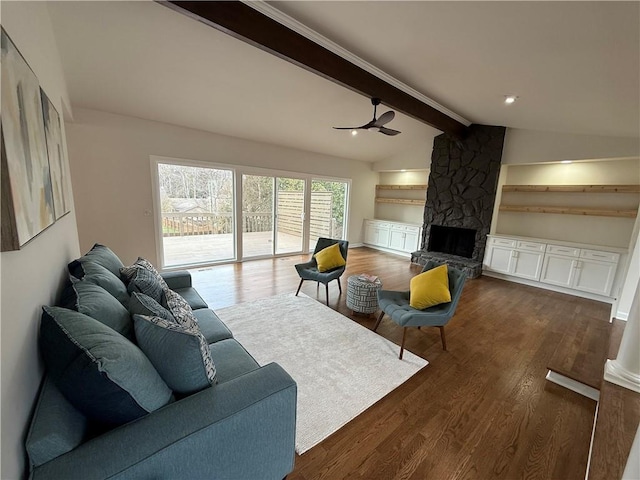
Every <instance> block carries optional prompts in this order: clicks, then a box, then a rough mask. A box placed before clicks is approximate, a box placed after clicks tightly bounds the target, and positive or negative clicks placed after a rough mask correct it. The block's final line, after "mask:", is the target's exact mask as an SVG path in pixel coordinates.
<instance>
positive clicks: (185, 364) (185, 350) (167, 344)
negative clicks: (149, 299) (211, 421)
mask: <svg viewBox="0 0 640 480" xmlns="http://www.w3.org/2000/svg"><path fill="white" fill-rule="evenodd" d="M133 324H134V328H135V331H136V339H137V340H138V345H139V346H140V348H141V349H142V351H143V352H144V353H145V354H146V355H147V357H148V358H149V360H151V363H152V364H153V366H154V367H155V368H156V369H157V370H158V372H159V373H160V376H161V377H162V379H163V380H164V381H165V382H166V383H167V385H169V387H170V388H171V389H172V390H173V391H174V392H177V393H181V394H191V393H194V392H197V391H200V390H202V389H203V388H207V387H209V386H210V385H213V384H214V383H216V367H215V365H214V363H213V359H212V358H211V350H210V348H209V344H208V343H207V341H206V339H205V338H204V336H203V335H202V333H201V332H200V329H198V328H197V325H196V326H195V328H193V327H187V326H185V325H180V324H178V323H175V322H171V321H169V320H165V319H163V318H160V317H152V316H145V315H134V316H133Z"/></svg>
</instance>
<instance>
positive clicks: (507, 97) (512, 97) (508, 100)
mask: <svg viewBox="0 0 640 480" xmlns="http://www.w3.org/2000/svg"><path fill="white" fill-rule="evenodd" d="M517 99H518V97H517V96H516V95H505V97H504V103H506V104H507V105H511V104H512V103H514V102H515V101H516V100H517Z"/></svg>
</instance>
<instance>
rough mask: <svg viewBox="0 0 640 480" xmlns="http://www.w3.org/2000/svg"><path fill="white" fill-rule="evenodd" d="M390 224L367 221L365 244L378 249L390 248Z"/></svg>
mask: <svg viewBox="0 0 640 480" xmlns="http://www.w3.org/2000/svg"><path fill="white" fill-rule="evenodd" d="M389 230H390V228H389V224H388V223H386V222H374V221H367V223H366V227H365V236H364V242H365V243H367V244H369V245H374V246H376V247H387V246H389Z"/></svg>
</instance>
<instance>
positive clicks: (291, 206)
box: [275, 177, 305, 254]
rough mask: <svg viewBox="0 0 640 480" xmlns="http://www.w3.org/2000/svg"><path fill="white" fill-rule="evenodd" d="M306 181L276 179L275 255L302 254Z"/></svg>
mask: <svg viewBox="0 0 640 480" xmlns="http://www.w3.org/2000/svg"><path fill="white" fill-rule="evenodd" d="M304 183H305V182H304V180H301V179H299V178H282V177H278V178H277V179H276V184H277V186H278V188H277V193H276V225H277V228H276V249H275V253H277V254H280V253H295V252H302V239H303V236H304Z"/></svg>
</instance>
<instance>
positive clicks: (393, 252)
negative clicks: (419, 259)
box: [362, 243, 411, 259]
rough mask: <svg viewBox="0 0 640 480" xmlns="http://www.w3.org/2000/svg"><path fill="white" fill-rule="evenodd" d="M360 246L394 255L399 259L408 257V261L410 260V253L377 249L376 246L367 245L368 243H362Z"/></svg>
mask: <svg viewBox="0 0 640 480" xmlns="http://www.w3.org/2000/svg"><path fill="white" fill-rule="evenodd" d="M362 246H363V247H368V248H373V249H374V250H380V251H381V252H385V253H392V254H394V255H399V256H401V257H408V258H409V259H411V253H409V252H400V251H398V250H391V249H390V248H384V247H378V246H376V245H369V244H368V243H364V244H363V245H362Z"/></svg>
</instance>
